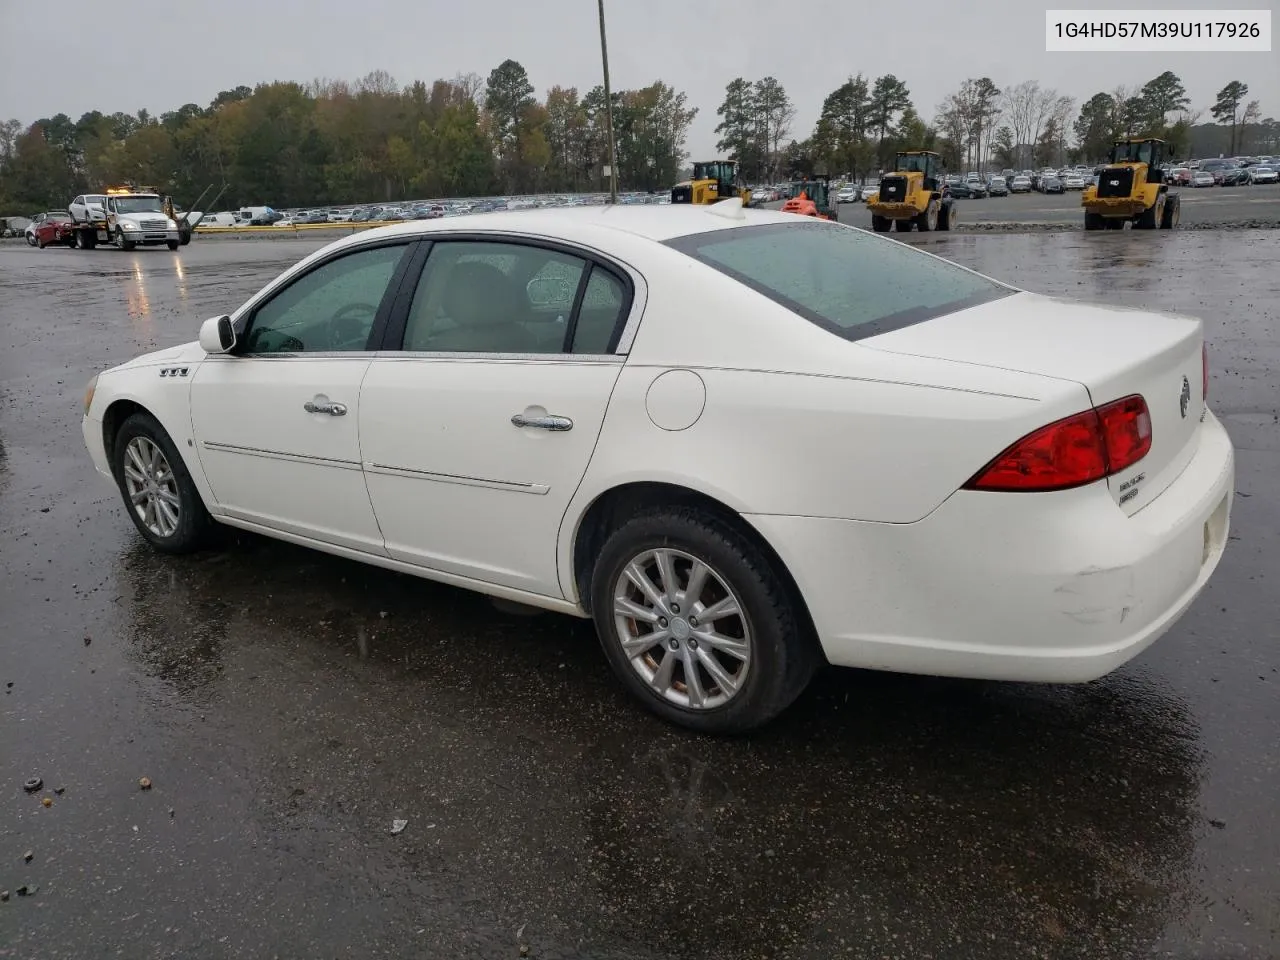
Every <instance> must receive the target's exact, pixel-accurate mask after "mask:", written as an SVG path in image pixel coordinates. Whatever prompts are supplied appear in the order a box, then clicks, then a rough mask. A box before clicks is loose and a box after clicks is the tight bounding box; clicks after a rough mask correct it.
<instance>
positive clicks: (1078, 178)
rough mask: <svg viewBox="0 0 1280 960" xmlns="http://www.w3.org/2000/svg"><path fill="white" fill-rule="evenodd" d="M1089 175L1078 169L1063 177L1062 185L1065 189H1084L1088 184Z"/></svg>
mask: <svg viewBox="0 0 1280 960" xmlns="http://www.w3.org/2000/svg"><path fill="white" fill-rule="evenodd" d="M1088 184H1089V180H1088V177H1087V176H1086V175H1085V174H1083V173H1079V172H1077V171H1072V172H1071V173H1068V174H1067V175H1065V176H1064V177H1063V178H1062V187H1063V189H1064V190H1083V189H1084V188H1085V187H1086V186H1088Z"/></svg>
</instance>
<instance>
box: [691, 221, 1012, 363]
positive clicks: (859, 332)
mask: <svg viewBox="0 0 1280 960" xmlns="http://www.w3.org/2000/svg"><path fill="white" fill-rule="evenodd" d="M667 245H668V246H671V247H673V248H675V249H676V250H679V251H680V252H682V253H685V254H688V255H689V256H691V257H693V258H694V259H695V260H698V261H700V262H701V263H704V264H706V265H707V266H709V267H712V268H714V269H716V270H719V271H720V272H721V273H724V274H727V275H728V276H730V277H733V278H734V279H735V280H737V281H739V282H740V283H743V284H745V285H746V286H748V287H750V288H751V289H752V290H755V291H756V292H757V293H760V294H763V295H764V296H766V297H768V298H769V299H770V300H773V301H774V302H775V303H779V304H781V305H782V306H784V307H786V308H787V309H789V310H792V311H793V312H795V313H798V314H800V316H802V317H805V318H806V319H808V320H810V321H812V322H813V323H816V324H818V325H819V326H820V327H823V328H824V329H826V330H829V331H831V332H832V333H835V334H837V335H839V336H841V337H844V338H845V339H848V340H859V339H862V338H864V337H871V336H875V335H876V334H879V333H886V332H888V331H889V330H897V329H899V328H901V327H906V326H910V325H912V324H915V323H921V322H922V321H925V320H929V319H932V318H933V317H940V316H943V315H944V314H948V313H954V312H955V311H957V310H963V309H964V308H966V307H971V306H976V305H977V304H980V303H986V302H987V301H990V300H997V299H1000V298H1002V297H1007V296H1010V295H1012V294H1013V293H1015V292H1016V291H1015V290H1013V289H1011V288H1010V287H1006V286H1004V285H1003V284H999V283H996V282H995V281H994V280H988V279H987V278H986V277H982V276H979V275H978V274H975V273H971V272H969V271H968V270H965V269H964V268H962V267H958V266H956V265H955V264H951V263H948V262H946V261H945V260H939V259H937V258H935V257H931V256H928V255H927V254H924V253H921V252H920V251H919V250H915V249H913V248H911V247H909V246H907V245H906V244H902V243H896V242H894V241H891V240H888V239H886V238H882V237H876V236H874V235H872V234H869V233H864V232H863V231H861V230H852V229H850V228H848V227H842V226H839V225H837V224H832V223H825V222H821V221H815V220H809V219H807V218H805V219H804V220H801V221H800V222H797V223H771V224H762V225H759V226H753V227H737V228H732V229H728V230H716V231H712V232H709V233H697V234H692V235H690V236H686V237H678V238H676V239H674V240H668V241H667Z"/></svg>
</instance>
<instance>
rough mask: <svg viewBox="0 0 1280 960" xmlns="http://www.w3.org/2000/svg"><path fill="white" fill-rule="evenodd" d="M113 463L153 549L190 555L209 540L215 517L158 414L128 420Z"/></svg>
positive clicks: (127, 505)
mask: <svg viewBox="0 0 1280 960" xmlns="http://www.w3.org/2000/svg"><path fill="white" fill-rule="evenodd" d="M112 467H113V469H114V472H115V476H116V483H117V484H118V485H119V487H120V494H121V496H123V497H124V503H125V508H126V509H127V510H128V511H129V516H130V518H131V519H132V520H133V523H134V525H135V526H136V527H137V528H138V532H139V533H141V534H142V536H143V537H144V538H146V540H147V541H148V542H149V543H150V544H151V545H152V546H153V547H155V548H156V549H157V550H161V551H163V552H165V553H189V552H191V551H192V550H198V549H199V548H200V547H202V546H204V545H205V544H206V543H207V542H208V541H209V538H210V535H211V533H212V529H213V520H212V518H210V516H209V511H208V510H207V509H205V505H204V501H203V500H202V499H201V498H200V491H199V490H197V489H196V485H195V482H194V481H193V480H192V479H191V474H190V473H189V472H188V471H187V467H186V464H185V463H184V462H183V460H182V456H181V454H179V453H178V449H177V447H175V446H174V444H173V440H171V439H170V437H169V434H168V433H167V432H165V429H164V427H162V426H161V425H160V422H159V421H158V420H156V418H155V417H153V416H151V414H149V413H135V414H134V415H133V416H131V417H129V419H127V420H126V421H125V422H124V424H123V425H122V426H121V427H120V432H119V433H118V434H116V439H115V443H114V444H113V445H112Z"/></svg>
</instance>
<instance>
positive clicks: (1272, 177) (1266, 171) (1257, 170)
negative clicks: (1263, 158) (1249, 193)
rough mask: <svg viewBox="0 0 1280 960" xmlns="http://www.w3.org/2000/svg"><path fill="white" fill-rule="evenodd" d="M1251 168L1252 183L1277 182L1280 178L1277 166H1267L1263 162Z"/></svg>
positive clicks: (1250, 180) (1250, 178) (1250, 177)
mask: <svg viewBox="0 0 1280 960" xmlns="http://www.w3.org/2000/svg"><path fill="white" fill-rule="evenodd" d="M1248 170H1249V182H1250V183H1275V182H1276V181H1277V180H1280V173H1277V172H1276V168H1275V167H1267V166H1263V165H1262V164H1258V165H1256V166H1252V167H1249V168H1248Z"/></svg>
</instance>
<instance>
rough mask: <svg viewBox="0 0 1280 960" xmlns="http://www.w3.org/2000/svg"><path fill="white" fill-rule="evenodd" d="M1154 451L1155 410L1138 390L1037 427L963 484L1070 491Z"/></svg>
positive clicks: (995, 488) (974, 487)
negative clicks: (1153, 410)
mask: <svg viewBox="0 0 1280 960" xmlns="http://www.w3.org/2000/svg"><path fill="white" fill-rule="evenodd" d="M1150 449H1151V413H1150V411H1148V409H1147V403H1146V401H1145V400H1143V399H1142V397H1140V396H1137V395H1136V394H1135V395H1134V396H1131V397H1124V398H1122V399H1120V400H1116V401H1114V402H1112V403H1108V404H1106V405H1105V406H1102V407H1098V408H1097V409H1095V410H1086V411H1084V412H1083V413H1077V414H1074V415H1072V416H1070V417H1065V418H1064V419H1062V420H1057V421H1055V422H1053V423H1051V424H1048V425H1047V426H1044V427H1041V428H1040V429H1038V430H1035V431H1033V432H1031V433H1029V434H1027V435H1026V436H1025V437H1023V438H1022V439H1021V440H1019V441H1018V442H1017V443H1015V444H1014V445H1013V446H1011V447H1009V448H1008V449H1007V450H1005V451H1004V452H1003V453H1001V454H1000V455H999V456H998V457H996V458H995V459H994V460H992V461H991V462H990V463H989V464H987V465H986V466H985V467H983V468H982V469H981V470H979V471H978V473H977V474H976V475H975V476H974V477H973V478H972V479H971V480H970V481H969V482H968V483H966V484H965V485H964V489H966V490H992V491H1006V492H1023V493H1027V492H1035V491H1038V492H1044V491H1048V490H1067V489H1070V488H1071V487H1080V486H1084V485H1085V484H1087V483H1093V482H1094V481H1096V480H1102V479H1104V478H1106V477H1109V476H1111V475H1112V474H1114V473H1117V472H1118V471H1120V470H1125V469H1127V468H1128V467H1131V466H1133V465H1134V464H1135V463H1137V462H1138V461H1139V460H1141V459H1142V458H1143V457H1145V456H1146V455H1147V453H1148V451H1150Z"/></svg>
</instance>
